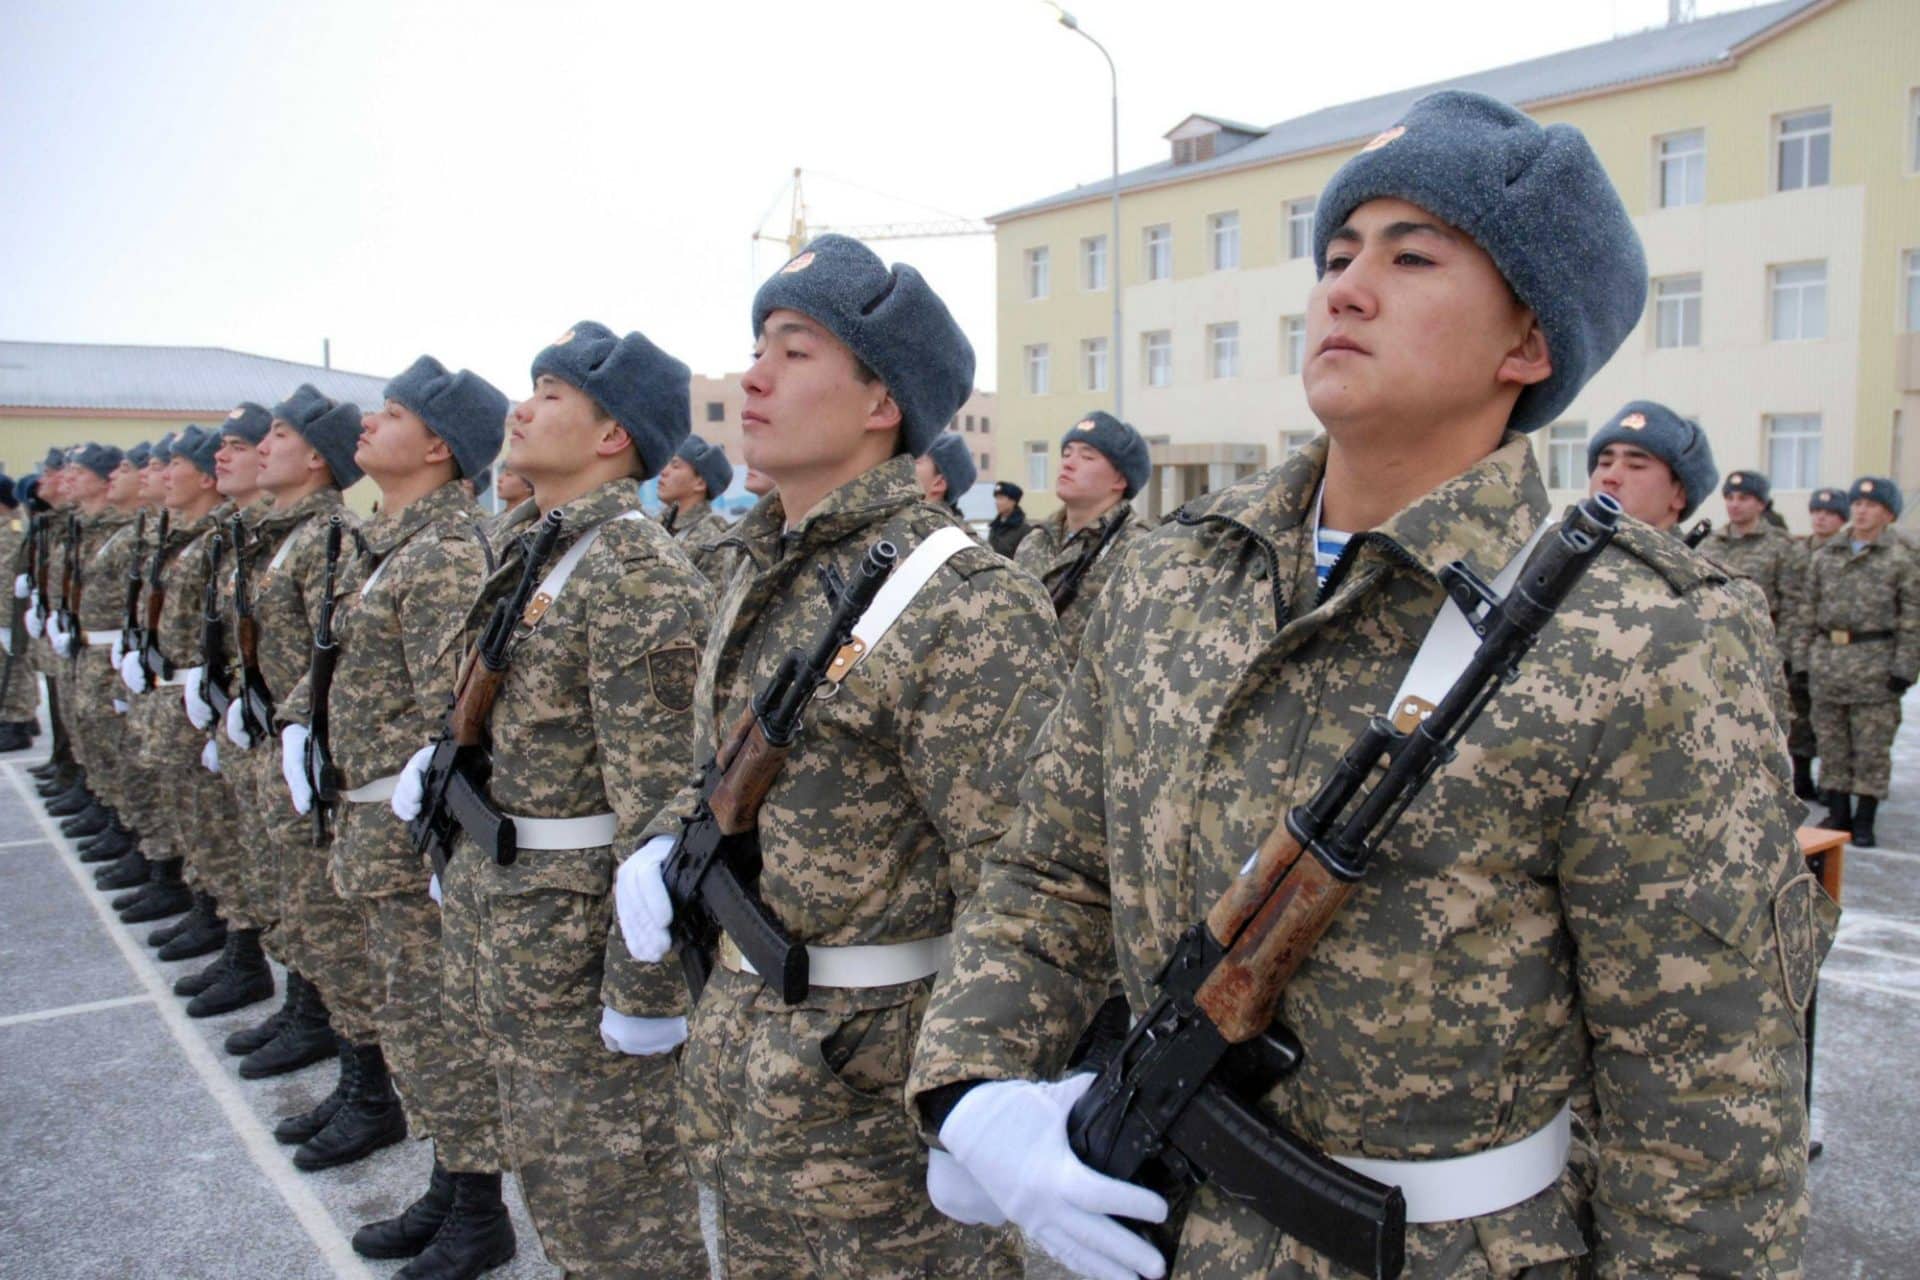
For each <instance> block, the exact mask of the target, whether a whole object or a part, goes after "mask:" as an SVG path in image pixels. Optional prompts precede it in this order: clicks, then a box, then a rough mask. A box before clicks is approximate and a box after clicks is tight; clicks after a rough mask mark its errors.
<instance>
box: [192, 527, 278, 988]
mask: <svg viewBox="0 0 1920 1280" xmlns="http://www.w3.org/2000/svg"><path fill="white" fill-rule="evenodd" d="M269 505H270V500H269V499H267V498H265V497H260V498H256V499H254V500H253V501H252V502H250V503H248V504H247V505H246V506H245V507H242V508H240V509H239V515H240V521H241V525H242V527H243V528H244V529H245V531H246V538H247V543H246V564H245V571H246V573H247V575H248V577H247V583H248V589H249V590H250V591H251V590H255V589H256V588H255V586H254V583H255V582H256V580H257V579H258V578H259V577H260V574H261V573H262V572H263V571H264V570H265V569H266V567H267V562H268V561H269V560H271V559H272V558H273V553H274V551H275V550H276V549H277V547H278V545H279V544H278V541H277V539H276V540H271V541H269V540H265V539H262V538H261V536H260V534H259V532H258V530H259V526H260V521H261V519H262V518H263V517H264V516H265V515H266V514H267V512H268V510H269ZM221 509H222V510H223V511H225V512H226V513H227V514H226V516H225V519H224V520H223V521H222V523H221V526H220V533H221V536H222V537H223V538H224V539H225V544H224V546H223V547H222V549H221V555H220V568H219V576H218V578H217V580H216V581H215V583H214V592H215V605H214V607H215V608H216V609H217V610H218V611H219V614H220V627H221V633H222V639H223V642H224V644H225V646H226V652H227V692H228V693H229V694H237V693H238V692H239V691H240V687H241V675H240V636H239V630H238V628H237V626H236V615H235V612H234V602H233V589H234V576H235V575H236V574H237V573H239V572H241V570H242V565H241V556H240V555H239V553H238V552H237V551H236V550H235V539H234V536H233V514H234V513H233V511H232V509H231V508H230V504H227V503H222V504H221ZM283 532H284V531H283ZM208 736H209V737H211V738H212V739H213V741H214V750H215V751H216V752H218V755H219V765H220V774H219V777H220V783H221V785H222V786H224V787H225V788H226V789H227V796H228V800H229V804H228V809H229V811H230V812H231V813H232V815H233V816H232V819H231V820H230V823H229V825H228V828H227V831H226V832H225V833H224V838H226V840H227V841H228V843H229V844H230V845H231V846H232V847H233V848H234V849H236V850H237V851H238V859H239V867H240V874H239V877H238V881H237V883H236V886H235V889H234V891H233V892H232V893H230V894H229V895H228V896H227V897H226V898H224V899H222V900H221V902H220V914H221V915H222V916H223V917H225V918H226V921H227V923H228V925H229V926H230V927H232V928H235V929H258V930H261V931H263V932H264V931H266V930H269V929H271V928H272V927H273V925H274V924H275V923H277V922H278V921H279V919H280V873H279V863H278V859H276V858H275V857H274V856H273V854H272V844H271V842H270V841H269V840H268V838H267V819H266V815H265V814H263V813H262V812H261V810H260V804H259V784H258V782H257V781H256V780H255V777H254V773H255V770H256V769H257V768H258V766H259V758H260V756H261V755H262V754H264V753H265V751H266V748H265V747H256V748H255V750H253V751H242V750H241V749H240V748H239V747H237V746H235V745H234V744H233V742H232V740H231V739H229V738H228V737H227V735H226V732H225V730H224V729H223V728H222V727H221V725H219V724H217V723H216V724H215V725H213V726H212V728H211V730H210V732H209V734H208ZM274 946H277V944H274ZM269 949H270V950H273V947H272V946H270V947H269ZM274 954H275V955H276V956H277V955H279V952H278V951H277V950H275V951H274Z"/></svg>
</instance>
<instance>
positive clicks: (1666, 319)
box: [1653, 275, 1700, 347]
mask: <svg viewBox="0 0 1920 1280" xmlns="http://www.w3.org/2000/svg"><path fill="white" fill-rule="evenodd" d="M1653 345H1654V346H1656V347H1697V346H1699V345H1700V277H1699V276H1697V275H1691V276H1668V277H1667V278H1666V279H1665V280H1655V281H1654V282H1653Z"/></svg>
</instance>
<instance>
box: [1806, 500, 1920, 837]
mask: <svg viewBox="0 0 1920 1280" xmlns="http://www.w3.org/2000/svg"><path fill="white" fill-rule="evenodd" d="M1852 538H1853V526H1852V525H1848V526H1847V527H1846V528H1844V529H1842V530H1841V531H1840V532H1839V533H1837V534H1835V535H1834V536H1833V540H1832V541H1831V542H1829V543H1827V544H1826V545H1825V546H1824V547H1821V548H1820V549H1819V550H1818V551H1816V552H1814V553H1813V557H1812V560H1811V563H1810V564H1809V567H1808V570H1807V585H1806V594H1805V599H1804V601H1803V602H1802V604H1801V608H1800V616H1799V619H1798V620H1797V623H1796V626H1795V628H1794V640H1793V648H1794V655H1795V662H1796V664H1797V665H1799V666H1800V667H1802V668H1803V669H1804V670H1805V671H1806V672H1807V674H1808V677H1809V683H1810V685H1811V693H1812V699H1813V734H1814V738H1815V739H1816V740H1817V741H1818V743H1819V747H1820V752H1819V754H1820V785H1821V787H1822V788H1823V789H1825V790H1828V791H1838V792H1842V793H1845V794H1851V795H1862V796H1878V797H1881V798H1883V799H1884V798H1885V797H1886V794H1887V786H1888V782H1889V781H1890V775H1891V770H1892V764H1893V738H1894V734H1895V733H1897V732H1898V731H1899V728H1900V695H1899V694H1897V693H1895V692H1894V691H1893V689H1892V688H1890V687H1889V685H1888V683H1887V682H1888V681H1889V680H1890V679H1899V680H1905V681H1907V682H1909V683H1911V682H1912V681H1913V679H1914V677H1915V676H1916V675H1920V556H1916V555H1915V553H1914V552H1913V551H1912V549H1911V548H1909V547H1907V546H1905V545H1904V544H1903V543H1902V542H1901V541H1900V540H1899V538H1898V536H1897V535H1896V534H1895V533H1894V531H1893V530H1892V529H1891V528H1888V529H1884V530H1882V531H1881V533H1880V537H1879V539H1878V540H1876V541H1874V542H1870V543H1868V544H1866V545H1865V546H1864V547H1862V548H1861V549H1860V550H1859V551H1855V550H1854V549H1853V545H1852Z"/></svg>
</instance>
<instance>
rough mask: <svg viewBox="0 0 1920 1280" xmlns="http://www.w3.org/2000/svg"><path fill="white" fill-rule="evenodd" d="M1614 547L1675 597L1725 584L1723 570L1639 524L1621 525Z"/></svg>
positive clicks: (1654, 530)
mask: <svg viewBox="0 0 1920 1280" xmlns="http://www.w3.org/2000/svg"><path fill="white" fill-rule="evenodd" d="M1613 545H1614V546H1616V547H1618V548H1620V550H1622V551H1624V552H1626V553H1627V554H1628V555H1630V556H1632V557H1633V558H1634V559H1636V560H1638V561H1640V562H1641V563H1642V564H1644V565H1646V566H1647V567H1648V568H1650V569H1652V570H1653V571H1654V572H1655V573H1657V574H1659V575H1660V576H1661V577H1662V578H1664V579H1666V582H1667V585H1668V586H1669V587H1672V588H1673V590H1674V593H1675V594H1676V595H1685V594H1687V593H1688V592H1689V591H1692V590H1694V589H1696V588H1698V587H1701V586H1704V585H1706V584H1708V583H1715V582H1726V581H1728V576H1729V575H1728V574H1727V572H1726V570H1724V569H1722V568H1720V566H1718V565H1716V564H1715V563H1714V562H1713V561H1711V560H1709V559H1707V558H1706V557H1705V556H1703V555H1701V554H1700V553H1699V552H1697V551H1695V550H1693V549H1692V548H1691V547H1689V546H1687V544H1686V543H1684V542H1682V541H1681V540H1680V539H1678V538H1676V537H1673V536H1672V535H1671V534H1666V533H1662V532H1660V531H1659V530H1657V529H1654V528H1651V527H1649V526H1647V525H1644V524H1641V523H1639V522H1638V521H1625V520H1623V521H1621V523H1620V530H1619V532H1618V533H1616V534H1615V535H1614V538H1613Z"/></svg>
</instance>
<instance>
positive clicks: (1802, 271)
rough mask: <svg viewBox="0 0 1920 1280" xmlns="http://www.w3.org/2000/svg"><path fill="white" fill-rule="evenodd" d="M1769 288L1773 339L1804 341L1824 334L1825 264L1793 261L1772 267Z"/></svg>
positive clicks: (1825, 332)
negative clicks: (1790, 263)
mask: <svg viewBox="0 0 1920 1280" xmlns="http://www.w3.org/2000/svg"><path fill="white" fill-rule="evenodd" d="M1771 275H1772V280H1771V282H1770V285H1771V287H1770V292H1771V294H1772V300H1773V307H1772V311H1773V318H1772V323H1771V324H1770V326H1769V328H1768V336H1769V337H1771V338H1772V339H1773V340H1774V341H1775V342H1805V341H1809V340H1811V339H1814V338H1824V337H1826V336H1827V264H1826V263H1824V262H1796V263H1794V264H1792V265H1791V266H1785V267H1775V268H1773V271H1772V272H1771Z"/></svg>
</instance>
